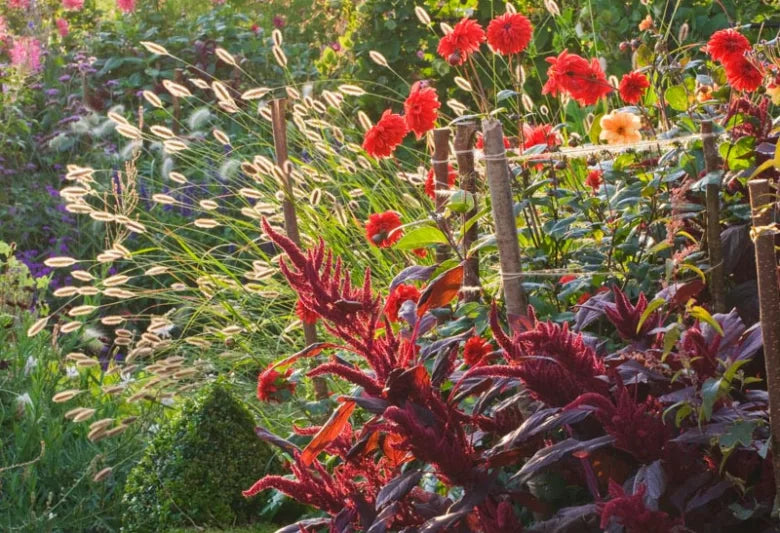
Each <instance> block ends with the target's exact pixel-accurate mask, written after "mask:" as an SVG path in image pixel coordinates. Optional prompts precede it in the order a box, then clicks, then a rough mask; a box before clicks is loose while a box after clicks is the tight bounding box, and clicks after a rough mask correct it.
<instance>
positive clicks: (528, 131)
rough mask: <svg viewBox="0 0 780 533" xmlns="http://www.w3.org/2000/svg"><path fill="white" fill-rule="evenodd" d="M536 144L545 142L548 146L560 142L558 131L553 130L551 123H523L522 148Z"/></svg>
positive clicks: (550, 146) (556, 144)
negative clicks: (533, 124) (532, 124)
mask: <svg viewBox="0 0 780 533" xmlns="http://www.w3.org/2000/svg"><path fill="white" fill-rule="evenodd" d="M537 144H546V145H547V146H548V147H549V148H552V147H553V146H558V145H559V144H561V138H560V137H559V136H558V133H557V132H555V131H553V127H552V125H551V124H540V125H538V126H530V125H528V124H523V148H526V149H528V148H531V147H532V146H536V145H537Z"/></svg>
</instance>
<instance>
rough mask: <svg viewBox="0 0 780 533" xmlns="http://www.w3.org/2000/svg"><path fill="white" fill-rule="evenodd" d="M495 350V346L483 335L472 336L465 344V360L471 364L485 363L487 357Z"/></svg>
mask: <svg viewBox="0 0 780 533" xmlns="http://www.w3.org/2000/svg"><path fill="white" fill-rule="evenodd" d="M492 352H493V347H492V346H491V345H490V343H489V342H488V341H486V340H485V339H483V338H482V337H477V336H474V337H470V338H469V340H467V341H466V344H465V345H464V346H463V360H464V361H466V364H467V365H469V366H479V365H480V364H485V362H486V361H485V358H486V357H487V356H488V355H490V353H492Z"/></svg>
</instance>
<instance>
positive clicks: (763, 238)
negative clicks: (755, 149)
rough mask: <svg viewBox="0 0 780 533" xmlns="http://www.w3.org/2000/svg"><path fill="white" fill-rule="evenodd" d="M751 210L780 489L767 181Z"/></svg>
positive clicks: (778, 507)
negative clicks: (755, 233) (767, 229)
mask: <svg viewBox="0 0 780 533" xmlns="http://www.w3.org/2000/svg"><path fill="white" fill-rule="evenodd" d="M748 187H749V188H750V207H751V209H752V213H753V231H754V232H757V235H756V236H755V238H754V247H755V249H756V270H757V272H758V305H759V310H760V313H761V336H762V338H763V340H764V364H765V365H766V388H767V392H768V393H769V422H770V426H771V440H770V443H771V449H772V466H773V467H774V471H775V486H777V487H780V287H778V281H777V256H776V255H775V236H774V233H773V232H771V231H767V232H763V233H762V232H761V230H760V229H759V228H762V227H766V226H769V225H770V224H771V223H772V220H773V216H772V206H773V204H774V200H773V196H772V195H771V194H770V189H769V182H768V181H767V180H752V181H750V182H748ZM772 515H773V516H774V517H778V515H780V490H778V491H777V493H776V494H775V503H774V506H773V508H772Z"/></svg>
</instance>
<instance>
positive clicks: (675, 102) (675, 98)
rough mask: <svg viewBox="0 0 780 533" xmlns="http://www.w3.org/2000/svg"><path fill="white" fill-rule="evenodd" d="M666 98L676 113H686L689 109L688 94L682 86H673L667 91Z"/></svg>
mask: <svg viewBox="0 0 780 533" xmlns="http://www.w3.org/2000/svg"><path fill="white" fill-rule="evenodd" d="M664 98H666V103H667V104H669V107H671V108H672V109H674V110H675V111H685V110H687V109H688V93H687V92H686V90H685V87H683V86H682V85H673V86H671V87H669V88H668V89H666V91H665V92H664Z"/></svg>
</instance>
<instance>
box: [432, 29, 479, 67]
mask: <svg viewBox="0 0 780 533" xmlns="http://www.w3.org/2000/svg"><path fill="white" fill-rule="evenodd" d="M484 40H485V30H483V29H482V26H480V25H479V24H478V23H477V22H476V21H474V20H471V19H469V18H464V19H463V20H461V21H460V22H458V23H457V24H456V25H455V27H454V28H453V29H452V31H451V32H450V33H448V34H447V35H445V36H444V37H442V38H441V40H440V41H439V46H438V47H437V48H436V51H437V52H438V53H439V55H440V56H441V57H443V58H444V59H445V60H446V61H447V62H448V63H449V64H450V65H452V66H456V65H462V64H463V63H465V62H466V59H468V57H469V56H470V55H471V54H473V53H474V52H476V51H477V50H479V45H480V44H482V42H483V41H484Z"/></svg>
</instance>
